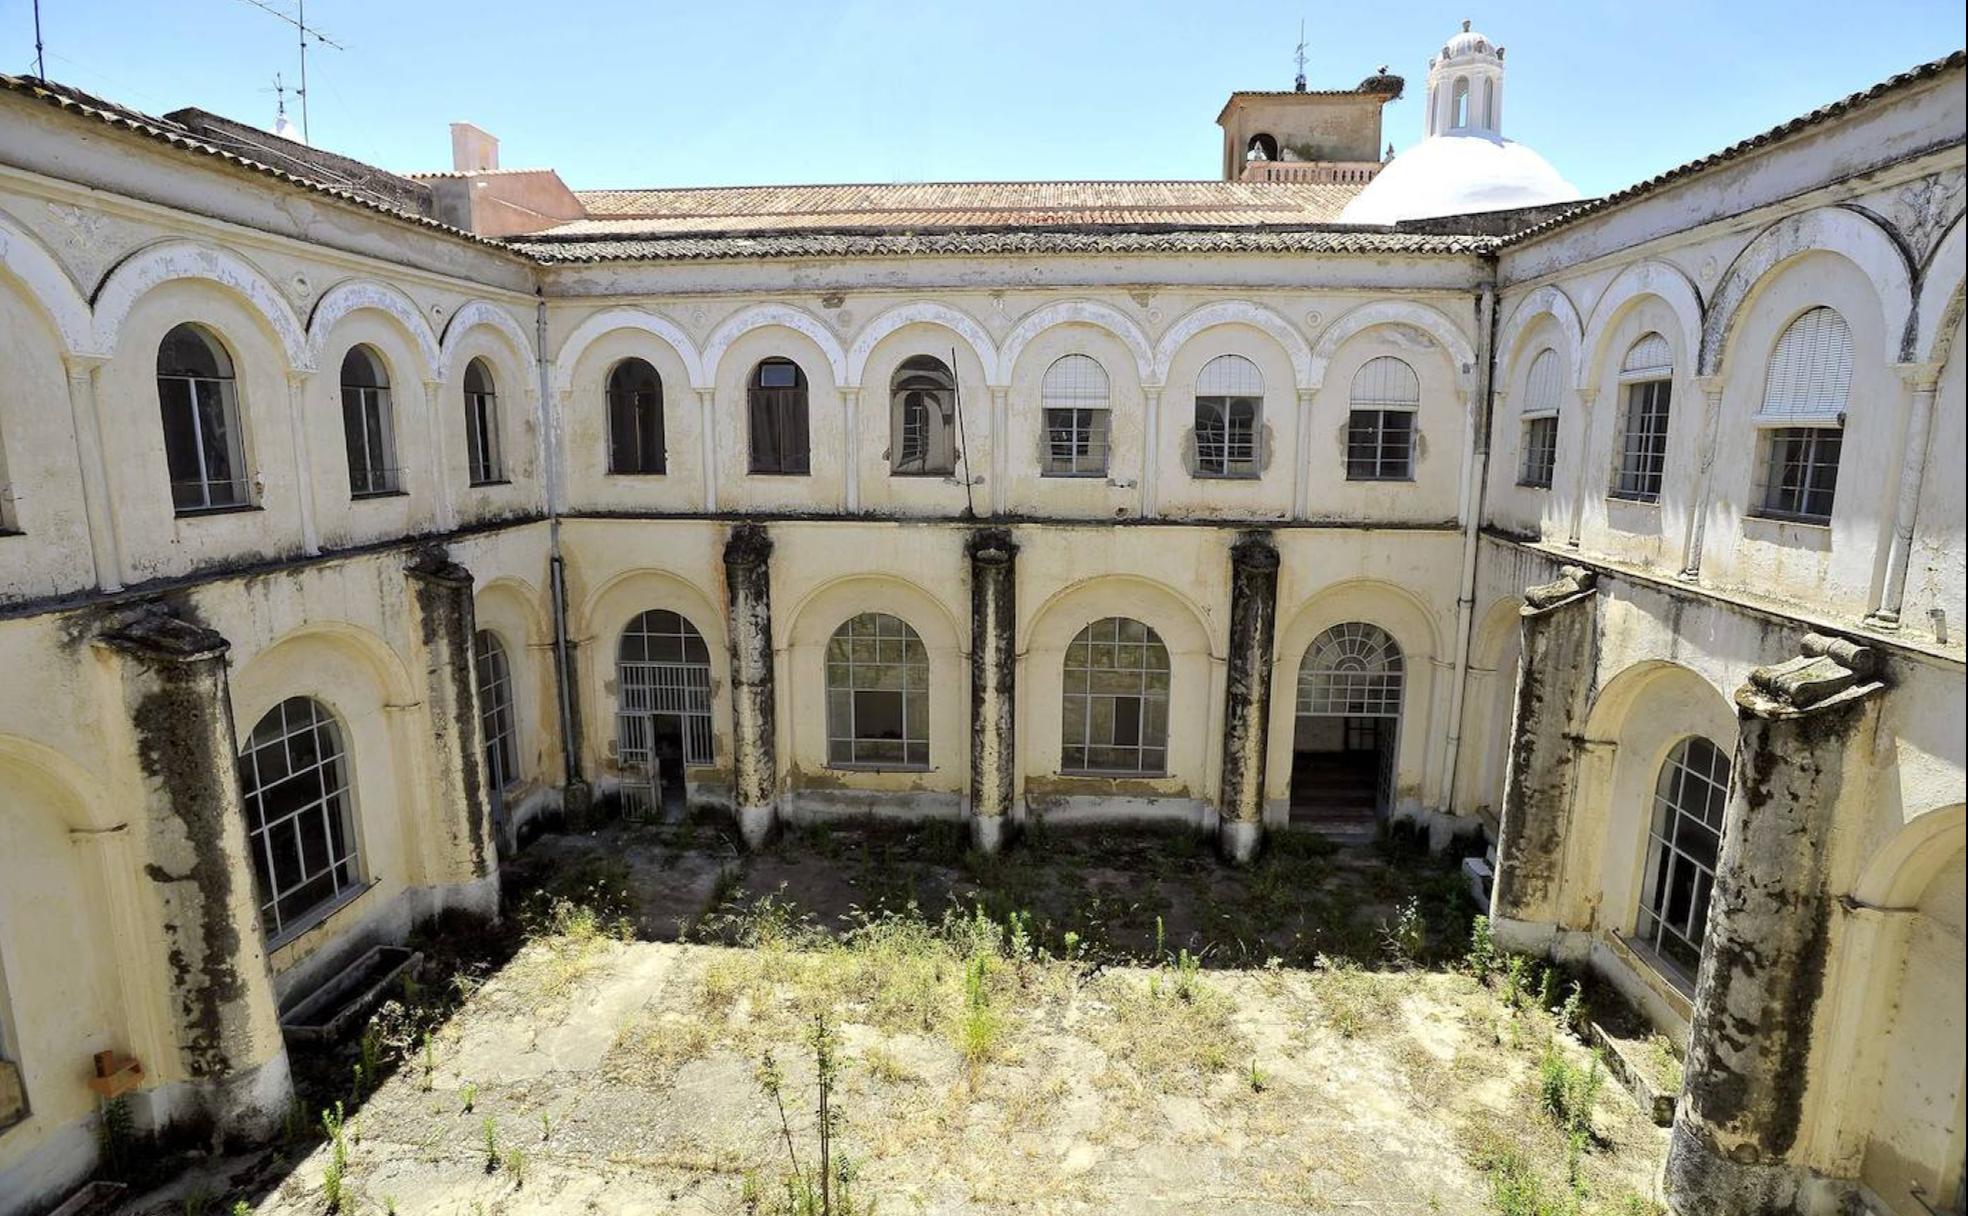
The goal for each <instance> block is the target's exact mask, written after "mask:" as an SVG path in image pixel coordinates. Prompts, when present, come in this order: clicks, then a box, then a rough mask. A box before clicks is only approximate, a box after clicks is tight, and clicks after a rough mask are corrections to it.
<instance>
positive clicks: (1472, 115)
mask: <svg viewBox="0 0 1968 1216" xmlns="http://www.w3.org/2000/svg"><path fill="white" fill-rule="evenodd" d="M1425 133H1426V134H1429V135H1482V136H1487V137H1489V138H1490V139H1501V138H1503V48H1502V47H1500V46H1498V45H1496V44H1495V43H1494V42H1491V41H1490V40H1489V39H1488V38H1485V37H1484V36H1483V35H1481V34H1479V33H1476V32H1474V31H1472V30H1471V29H1470V28H1469V22H1467V21H1465V22H1463V23H1462V31H1461V32H1460V33H1458V34H1456V35H1454V36H1453V37H1451V38H1450V39H1449V40H1448V41H1447V42H1445V43H1443V44H1442V53H1441V54H1440V55H1437V56H1436V57H1435V58H1433V59H1430V60H1429V61H1428V123H1427V129H1426V132H1425Z"/></svg>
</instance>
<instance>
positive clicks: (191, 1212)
mask: <svg viewBox="0 0 1968 1216" xmlns="http://www.w3.org/2000/svg"><path fill="white" fill-rule="evenodd" d="M214 1198H215V1196H213V1194H212V1192H210V1191H198V1192H196V1193H195V1194H191V1195H186V1196H185V1197H184V1202H183V1203H182V1204H180V1205H179V1206H180V1208H181V1210H182V1211H183V1212H184V1216H205V1212H206V1210H207V1209H209V1208H210V1207H211V1206H212V1200H213V1199H214Z"/></svg>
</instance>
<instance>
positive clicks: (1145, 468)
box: [1109, 384, 1162, 519]
mask: <svg viewBox="0 0 1968 1216" xmlns="http://www.w3.org/2000/svg"><path fill="white" fill-rule="evenodd" d="M1141 404H1142V410H1141V517H1142V518H1143V519H1153V518H1154V517H1155V515H1156V513H1157V512H1158V511H1159V510H1160V505H1159V504H1160V491H1161V485H1160V482H1161V476H1162V386H1161V385H1159V384H1144V385H1142V386H1141ZM1109 461H1110V464H1111V461H1112V455H1111V453H1110V454H1109ZM1110 471H1111V470H1110Z"/></svg>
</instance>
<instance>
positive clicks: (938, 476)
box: [888, 469, 957, 481]
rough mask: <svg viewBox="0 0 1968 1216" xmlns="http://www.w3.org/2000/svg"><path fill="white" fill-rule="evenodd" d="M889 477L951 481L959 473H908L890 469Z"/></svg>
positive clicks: (926, 470) (912, 470)
mask: <svg viewBox="0 0 1968 1216" xmlns="http://www.w3.org/2000/svg"><path fill="white" fill-rule="evenodd" d="M888 475H889V476H890V477H905V478H908V479H909V480H911V481H951V480H954V479H955V478H956V475H957V471H956V470H955V469H949V470H943V469H920V470H918V469H910V470H907V471H904V470H902V469H890V470H889V471H888Z"/></svg>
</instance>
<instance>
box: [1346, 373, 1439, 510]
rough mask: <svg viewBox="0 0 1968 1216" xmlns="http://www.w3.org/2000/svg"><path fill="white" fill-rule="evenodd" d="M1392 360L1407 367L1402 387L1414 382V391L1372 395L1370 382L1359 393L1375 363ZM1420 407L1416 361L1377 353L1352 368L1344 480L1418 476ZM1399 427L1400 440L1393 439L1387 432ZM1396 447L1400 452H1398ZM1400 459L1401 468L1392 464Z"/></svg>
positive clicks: (1394, 479)
mask: <svg viewBox="0 0 1968 1216" xmlns="http://www.w3.org/2000/svg"><path fill="white" fill-rule="evenodd" d="M1387 364H1392V365H1394V366H1396V367H1399V368H1400V369H1401V371H1402V372H1404V373H1406V380H1405V382H1404V383H1403V385H1402V387H1405V385H1407V384H1412V385H1413V387H1414V396H1413V398H1412V399H1410V398H1407V397H1396V396H1393V395H1391V394H1386V395H1380V396H1374V395H1371V391H1372V389H1373V386H1372V385H1367V386H1366V387H1367V389H1368V390H1369V394H1370V395H1367V396H1362V395H1361V390H1362V381H1363V380H1364V379H1365V378H1366V377H1367V376H1368V374H1369V372H1370V371H1372V370H1373V369H1375V368H1381V367H1384V366H1385V365H1387ZM1381 375H1382V376H1383V377H1385V376H1393V375H1395V373H1394V372H1393V371H1392V370H1391V369H1387V370H1385V371H1384V372H1383V373H1381ZM1420 413H1421V376H1420V374H1419V373H1418V372H1416V371H1415V369H1414V365H1413V364H1411V363H1409V362H1408V361H1407V360H1405V359H1401V358H1397V357H1395V356H1393V355H1375V356H1374V357H1372V358H1371V359H1368V360H1366V361H1365V362H1363V363H1361V364H1360V366H1359V367H1357V368H1355V369H1354V371H1353V383H1352V385H1351V387H1350V388H1349V389H1348V391H1347V414H1346V450H1345V453H1344V457H1345V461H1346V480H1347V481H1362V482H1401V481H1406V482H1412V481H1414V480H1415V465H1416V463H1417V461H1416V459H1415V437H1416V436H1417V435H1418V434H1419V433H1420V430H1421V428H1420V425H1419V415H1420ZM1396 418H1398V419H1400V425H1399V426H1393V425H1392V423H1393V420H1394V419H1396ZM1395 432H1398V433H1399V435H1400V439H1399V442H1398V445H1390V443H1389V436H1390V435H1391V434H1393V433H1395ZM1396 453H1398V456H1396V455H1395V454H1396ZM1396 459H1398V462H1399V471H1398V472H1397V471H1394V470H1393V464H1394V462H1395V460H1396Z"/></svg>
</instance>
